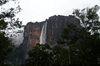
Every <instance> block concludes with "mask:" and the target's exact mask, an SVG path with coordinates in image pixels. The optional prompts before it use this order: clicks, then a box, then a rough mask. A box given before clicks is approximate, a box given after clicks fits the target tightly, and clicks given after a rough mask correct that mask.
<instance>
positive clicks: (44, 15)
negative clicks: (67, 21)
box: [0, 0, 100, 45]
mask: <svg viewBox="0 0 100 66" xmlns="http://www.w3.org/2000/svg"><path fill="white" fill-rule="evenodd" d="M18 1H19V2H16V4H15V3H14V2H11V1H10V2H9V3H7V4H6V5H3V6H2V7H4V8H6V9H7V8H8V9H9V8H10V7H16V6H18V5H17V4H19V5H20V7H21V8H22V10H21V12H19V13H18V14H16V17H17V18H19V20H21V21H22V22H23V24H24V25H26V24H27V23H28V22H36V21H37V22H41V21H45V20H46V19H48V18H49V17H50V16H53V15H64V16H68V15H72V12H73V10H74V9H83V8H86V7H93V6H94V5H99V6H100V0H18ZM0 11H1V12H2V9H1V10H0ZM98 14H99V16H100V10H99V12H98ZM12 39H14V38H12ZM20 39H22V40H20ZM13 41H14V42H15V44H16V45H19V44H21V43H22V41H23V33H22V34H20V36H19V37H16V38H15V39H14V40H13Z"/></svg>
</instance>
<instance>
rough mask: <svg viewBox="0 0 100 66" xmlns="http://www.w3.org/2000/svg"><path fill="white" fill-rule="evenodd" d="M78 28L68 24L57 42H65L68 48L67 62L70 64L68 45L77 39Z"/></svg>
mask: <svg viewBox="0 0 100 66" xmlns="http://www.w3.org/2000/svg"><path fill="white" fill-rule="evenodd" d="M78 29H79V28H78V27H77V26H76V25H73V24H68V25H67V27H66V28H64V30H63V32H62V34H61V37H62V40H61V41H58V42H57V43H58V44H65V46H66V49H68V61H69V62H68V63H69V64H71V57H70V45H71V44H73V43H75V42H76V41H77V40H78V38H79V37H78V36H77V35H78Z"/></svg>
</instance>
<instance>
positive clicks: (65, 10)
mask: <svg viewBox="0 0 100 66" xmlns="http://www.w3.org/2000/svg"><path fill="white" fill-rule="evenodd" d="M19 4H20V6H21V8H22V11H21V12H20V13H19V14H17V15H16V16H17V17H18V18H20V20H21V21H23V24H24V25H25V24H27V22H30V21H31V22H36V21H37V22H41V21H45V20H46V19H48V18H49V17H50V16H53V15H65V16H68V15H71V14H72V12H73V10H74V9H77V8H78V9H83V8H86V7H93V6H94V5H99V6H100V0H20V3H19ZM99 14H100V11H99Z"/></svg>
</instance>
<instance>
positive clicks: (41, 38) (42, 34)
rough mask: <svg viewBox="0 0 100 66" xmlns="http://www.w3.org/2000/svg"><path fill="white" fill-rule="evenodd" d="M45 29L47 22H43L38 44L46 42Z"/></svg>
mask: <svg viewBox="0 0 100 66" xmlns="http://www.w3.org/2000/svg"><path fill="white" fill-rule="evenodd" d="M46 30H47V22H45V23H44V25H43V26H42V31H41V35H40V44H45V43H46Z"/></svg>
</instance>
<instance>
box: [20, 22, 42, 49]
mask: <svg viewBox="0 0 100 66" xmlns="http://www.w3.org/2000/svg"><path fill="white" fill-rule="evenodd" d="M43 23H44V22H41V23H31V22H30V23H28V24H27V25H26V26H25V28H24V40H23V43H22V49H23V50H28V51H29V50H30V49H31V48H32V47H34V46H36V43H39V42H40V34H41V29H42V25H43Z"/></svg>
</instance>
